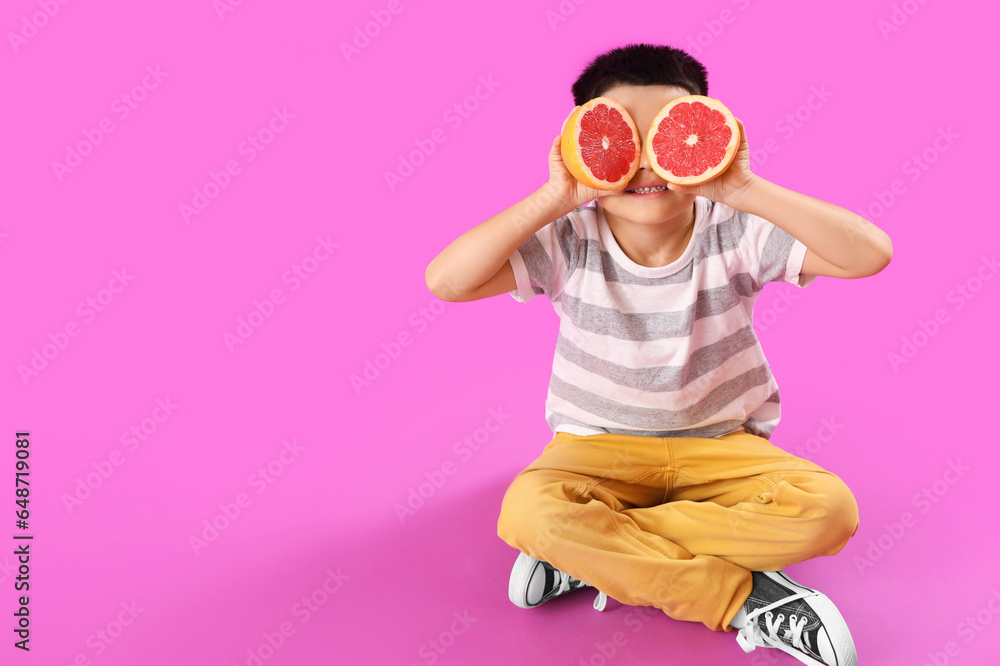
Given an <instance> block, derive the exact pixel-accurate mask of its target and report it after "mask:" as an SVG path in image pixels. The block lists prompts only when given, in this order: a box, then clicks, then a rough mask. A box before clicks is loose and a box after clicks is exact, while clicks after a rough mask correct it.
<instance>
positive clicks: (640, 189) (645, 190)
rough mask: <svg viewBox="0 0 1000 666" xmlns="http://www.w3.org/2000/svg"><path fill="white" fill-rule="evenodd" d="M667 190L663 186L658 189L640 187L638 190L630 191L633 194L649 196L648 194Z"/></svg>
mask: <svg viewBox="0 0 1000 666" xmlns="http://www.w3.org/2000/svg"><path fill="white" fill-rule="evenodd" d="M665 189H667V188H665V187H663V186H658V187H640V188H639V189H635V190H631V192H632V193H633V194H649V193H650V192H662V191H663V190H665Z"/></svg>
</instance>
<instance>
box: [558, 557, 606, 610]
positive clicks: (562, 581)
mask: <svg viewBox="0 0 1000 666" xmlns="http://www.w3.org/2000/svg"><path fill="white" fill-rule="evenodd" d="M553 569H554V570H555V571H556V573H558V575H559V586H558V587H557V588H556V594H557V595H559V594H563V593H564V592H569V591H570V590H571V589H573V585H572V583H571V582H570V581H576V582H577V583H580V586H583V585H586V584H587V583H584V582H583V581H581V580H577V579H576V578H573V577H572V576H570V575H569V574H568V573H566V572H565V571H559V569H555V568H554V567H553ZM607 605H608V595H606V594H604V593H603V592H601V591H600V590H598V592H597V597H596V598H595V599H594V608H596V609H597V610H599V611H602V610H604V609H605V607H606V606H607Z"/></svg>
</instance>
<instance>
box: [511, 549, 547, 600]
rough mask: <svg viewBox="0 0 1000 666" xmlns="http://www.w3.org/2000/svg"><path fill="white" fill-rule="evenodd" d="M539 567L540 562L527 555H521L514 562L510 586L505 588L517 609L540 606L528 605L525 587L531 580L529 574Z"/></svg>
mask: <svg viewBox="0 0 1000 666" xmlns="http://www.w3.org/2000/svg"><path fill="white" fill-rule="evenodd" d="M537 566H541V562H539V561H538V560H536V559H535V558H533V557H532V556H531V555H528V554H527V553H521V554H520V555H518V556H517V560H516V561H515V562H514V568H513V569H511V571H510V584H509V585H508V586H507V595H508V596H509V597H510V601H511V603H512V604H514V605H515V606H517V607H518V608H537V607H538V606H540V605H541V604H536V605H534V606H532V605H531V604H529V603H528V599H527V587H528V581H529V580H531V572H532V571H533V570H534V568H535V567H537Z"/></svg>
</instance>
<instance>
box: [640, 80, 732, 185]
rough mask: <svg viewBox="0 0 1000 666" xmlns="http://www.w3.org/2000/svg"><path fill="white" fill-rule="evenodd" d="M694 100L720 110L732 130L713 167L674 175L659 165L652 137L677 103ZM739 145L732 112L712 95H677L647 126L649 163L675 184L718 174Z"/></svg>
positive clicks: (694, 182)
mask: <svg viewBox="0 0 1000 666" xmlns="http://www.w3.org/2000/svg"><path fill="white" fill-rule="evenodd" d="M694 102H701V103H702V104H704V105H705V106H707V107H708V108H710V109H714V110H716V111H718V112H720V113H721V114H722V115H723V116H724V117H725V119H726V124H727V125H728V126H729V128H730V129H731V130H732V134H731V136H730V138H729V143H728V144H726V152H725V156H724V157H723V158H722V160H721V161H720V162H719V163H718V164H717V165H716V166H714V167H710V168H709V169H707V170H706V171H704V172H703V173H701V174H698V175H695V176H675V175H674V174H673V173H672V172H671V171H670V170H669V169H667V168H664V167H663V166H661V165H660V162H659V160H658V159H657V156H656V152H655V151H654V150H653V138H654V137H655V136H656V133H657V130H658V128H659V126H660V121H662V120H663V119H664V118H665V117H667V116H668V115H670V112H671V111H672V110H673V109H674V107H676V106H677V105H678V104H691V103H694ZM739 147H740V128H739V125H737V123H736V118H735V116H733V114H732V113H731V112H730V111H729V109H728V108H726V105H725V104H723V103H722V102H720V101H719V100H717V99H714V98H712V97H705V96H704V95H685V96H684V97H678V98H677V99H675V100H671V101H670V102H669V103H667V104H666V105H665V106H664V107H663V108H662V109H660V112H659V113H657V114H656V117H655V118H653V122H652V124H651V125H650V126H649V132H647V134H646V147H645V148H646V156H647V157H648V158H649V165H650V167H652V169H653V171H654V172H656V174H657V175H658V176H659V177H660V178H662V179H664V180H666V181H668V182H670V183H674V184H675V185H701V184H702V183H707V182H708V181H710V180H712V179H714V178H716V177H718V176H720V175H721V174H722V173H723V172H725V170H726V169H728V168H729V165H730V164H731V163H732V161H733V159H734V158H735V157H736V151H737V149H738V148H739Z"/></svg>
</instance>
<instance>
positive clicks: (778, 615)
mask: <svg viewBox="0 0 1000 666" xmlns="http://www.w3.org/2000/svg"><path fill="white" fill-rule="evenodd" d="M751 573H752V574H753V591H751V592H750V596H749V598H747V601H746V603H745V604H744V605H743V610H744V612H745V613H746V624H745V625H744V626H743V628H742V629H740V630H739V632H738V633H737V634H736V641H737V642H738V643H739V644H740V647H742V648H743V651H744V652H750V651H752V650H754V649H755V648H757V647H758V646H760V647H773V648H778V649H779V650H781V651H783V652H786V653H788V654H790V655H792V656H793V657H795V658H796V659H798V660H799V661H801V662H802V663H804V664H811V665H812V666H857V663H858V656H857V653H856V652H855V649H854V640H853V639H852V638H851V632H850V631H849V630H848V629H847V623H846V622H844V618H843V617H842V616H841V614H840V611H838V610H837V607H836V606H834V605H833V602H832V601H830V599H829V598H828V597H827V596H826V595H825V594H823V593H821V592H817V591H816V590H812V589H809V588H808V587H803V586H802V585H799V584H798V583H796V582H795V581H793V580H792V579H791V578H789V577H788V576H786V575H785V574H783V573H782V572H780V571H753V572H751Z"/></svg>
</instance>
